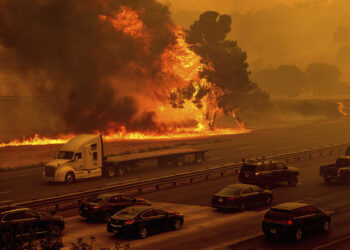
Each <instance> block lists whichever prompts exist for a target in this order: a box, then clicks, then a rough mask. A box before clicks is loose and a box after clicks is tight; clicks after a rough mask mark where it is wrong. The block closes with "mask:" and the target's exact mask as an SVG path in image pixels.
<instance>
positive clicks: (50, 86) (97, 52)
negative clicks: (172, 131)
mask: <svg viewBox="0 0 350 250" xmlns="http://www.w3.org/2000/svg"><path fill="white" fill-rule="evenodd" d="M122 8H130V9H132V10H133V11H135V12H136V13H137V14H138V18H139V19H140V20H141V21H142V22H143V26H142V27H139V26H136V28H138V29H139V30H141V31H145V33H147V38H148V39H143V38H142V37H139V38H138V37H137V38H136V39H135V37H132V36H131V35H130V34H129V33H128V32H123V31H121V30H117V29H116V28H115V27H114V26H113V21H110V20H113V18H114V17H115V16H116V13H119V12H120V11H121V10H122ZM169 16H170V14H169V11H168V9H167V7H166V6H164V5H162V4H159V3H158V2H156V1H154V0H137V1H126V0H112V1H102V0H101V1H96V0H84V1H83V0H78V1H77V0H65V1H62V0H44V1H42V0H33V1H24V0H0V42H1V45H2V47H1V46H0V67H1V72H2V74H4V75H17V76H19V78H20V79H21V84H22V85H26V87H25V89H26V90H29V91H30V92H29V93H28V92H27V93H25V95H29V96H44V97H45V99H46V100H47V99H48V100H49V101H45V103H46V107H45V108H44V109H45V110H50V112H52V116H55V117H58V118H59V119H62V120H63V124H64V125H63V126H62V128H61V129H64V130H65V131H69V132H84V131H87V132H91V131H94V130H98V129H102V130H103V129H106V125H107V124H110V123H111V122H114V123H115V124H117V125H118V126H125V127H127V128H128V130H129V131H132V130H136V129H137V130H155V129H157V124H156V123H155V122H154V113H153V112H147V111H143V112H141V111H140V110H139V104H138V103H137V102H136V100H135V99H134V98H133V97H132V96H131V95H127V94H126V93H128V92H131V90H128V89H131V87H133V88H136V87H135V86H132V85H130V82H133V84H134V85H136V86H137V88H138V89H139V90H140V91H142V90H146V89H147V83H148V81H151V80H152V79H155V78H156V76H157V73H158V72H159V71H160V67H161V65H160V63H159V60H160V59H159V57H160V55H161V53H162V52H163V51H164V49H165V48H166V47H167V46H168V45H169V44H172V43H174V35H173V33H172V32H171V30H170V26H171V25H172V21H171V20H170V17H169ZM123 79H128V80H125V81H124V80H123ZM135 82H136V84H135ZM6 89H7V90H8V89H11V86H7V87H6ZM0 91H1V89H0ZM12 92H13V91H12ZM5 94H6V92H5ZM17 94H18V93H17ZM22 94H23V93H22ZM0 95H4V93H0ZM36 107H37V108H42V107H38V106H36ZM39 113H40V112H39ZM43 115H44V114H43ZM4 118H5V117H2V119H4ZM32 119H36V118H35V117H32ZM39 120H42V119H39ZM60 125H62V123H61V124H60ZM60 132H64V131H60Z"/></svg>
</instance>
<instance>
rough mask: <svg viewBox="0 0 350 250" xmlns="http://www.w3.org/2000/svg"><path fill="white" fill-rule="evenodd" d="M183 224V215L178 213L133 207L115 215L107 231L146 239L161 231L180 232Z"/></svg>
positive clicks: (145, 207)
mask: <svg viewBox="0 0 350 250" xmlns="http://www.w3.org/2000/svg"><path fill="white" fill-rule="evenodd" d="M183 223H184V218H183V215H181V214H179V213H177V212H174V211H168V210H163V209H157V208H153V207H147V206H132V207H128V208H125V209H123V210H121V211H119V212H118V213H116V214H115V215H113V216H112V217H111V219H110V222H109V223H108V224H107V231H108V232H110V233H115V234H127V235H134V236H137V237H139V238H146V237H147V236H148V235H149V234H152V233H156V232H160V231H165V230H171V229H172V230H179V229H180V228H181V227H182V225H183Z"/></svg>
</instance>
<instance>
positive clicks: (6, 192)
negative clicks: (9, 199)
mask: <svg viewBox="0 0 350 250" xmlns="http://www.w3.org/2000/svg"><path fill="white" fill-rule="evenodd" d="M10 192H11V191H4V192H0V195H3V194H8V193H10Z"/></svg>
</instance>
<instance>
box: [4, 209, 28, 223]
mask: <svg viewBox="0 0 350 250" xmlns="http://www.w3.org/2000/svg"><path fill="white" fill-rule="evenodd" d="M23 218H24V214H23V211H17V212H13V213H9V214H7V215H6V216H5V217H4V219H3V220H4V221H13V220H22V219H23Z"/></svg>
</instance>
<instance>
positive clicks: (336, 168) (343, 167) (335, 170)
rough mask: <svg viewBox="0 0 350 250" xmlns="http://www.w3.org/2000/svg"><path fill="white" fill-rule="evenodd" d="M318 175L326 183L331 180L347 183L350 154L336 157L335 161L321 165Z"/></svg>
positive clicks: (349, 169)
mask: <svg viewBox="0 0 350 250" xmlns="http://www.w3.org/2000/svg"><path fill="white" fill-rule="evenodd" d="M320 175H321V176H322V177H323V178H324V182H325V183H326V184H330V183H331V182H332V181H333V180H334V181H341V182H343V183H349V182H350V156H341V157H338V158H337V160H336V162H335V163H333V164H328V165H323V166H321V167H320Z"/></svg>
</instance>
